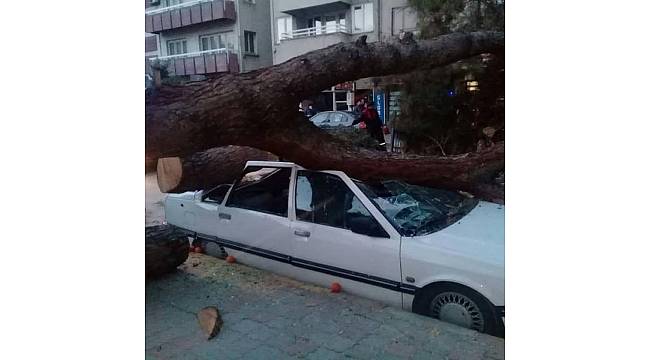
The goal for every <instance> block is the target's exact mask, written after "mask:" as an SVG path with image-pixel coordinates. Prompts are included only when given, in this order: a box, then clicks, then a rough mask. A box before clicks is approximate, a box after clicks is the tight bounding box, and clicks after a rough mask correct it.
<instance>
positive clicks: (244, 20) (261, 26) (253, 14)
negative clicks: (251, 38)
mask: <svg viewBox="0 0 650 360" xmlns="http://www.w3.org/2000/svg"><path fill="white" fill-rule="evenodd" d="M236 6H237V25H238V28H239V29H238V30H239V41H240V42H239V48H240V49H241V50H242V51H240V52H239V56H240V58H239V64H240V66H241V71H242V72H247V71H251V70H255V69H259V68H263V67H267V66H271V65H273V53H272V51H273V48H272V41H273V40H272V35H271V5H270V3H269V0H256V1H255V4H250V3H248V2H246V1H244V0H239V1H238V2H237V5H236ZM244 30H247V31H253V32H255V34H256V38H257V56H253V55H247V54H244V51H243V50H244V44H245V42H244V41H245V40H244Z"/></svg>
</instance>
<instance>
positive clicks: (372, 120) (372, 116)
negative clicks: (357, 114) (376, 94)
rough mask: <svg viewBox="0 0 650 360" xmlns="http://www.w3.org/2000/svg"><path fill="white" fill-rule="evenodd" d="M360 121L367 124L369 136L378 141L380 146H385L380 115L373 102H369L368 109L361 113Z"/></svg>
mask: <svg viewBox="0 0 650 360" xmlns="http://www.w3.org/2000/svg"><path fill="white" fill-rule="evenodd" d="M360 120H361V121H363V122H364V123H365V124H366V129H367V130H368V134H370V136H372V137H373V138H374V139H377V141H379V145H380V146H385V145H386V140H384V133H383V132H382V131H381V120H380V119H379V113H377V110H375V104H374V103H373V102H372V101H370V102H368V104H367V106H366V108H365V109H364V110H363V111H362V112H361V118H360Z"/></svg>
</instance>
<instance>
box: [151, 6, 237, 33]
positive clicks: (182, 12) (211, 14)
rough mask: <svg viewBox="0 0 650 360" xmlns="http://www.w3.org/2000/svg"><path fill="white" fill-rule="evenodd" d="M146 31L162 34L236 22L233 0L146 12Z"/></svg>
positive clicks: (169, 7)
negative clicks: (224, 22) (187, 28)
mask: <svg viewBox="0 0 650 360" xmlns="http://www.w3.org/2000/svg"><path fill="white" fill-rule="evenodd" d="M144 19H145V31H146V32H148V33H160V32H163V31H165V30H172V29H176V28H180V27H184V26H189V25H194V24H200V23H204V22H208V21H215V20H235V19H236V14H235V3H234V1H232V0H195V1H190V2H186V3H181V4H178V5H173V6H168V7H165V8H161V9H154V10H149V11H145V15H144Z"/></svg>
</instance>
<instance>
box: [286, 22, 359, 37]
mask: <svg viewBox="0 0 650 360" xmlns="http://www.w3.org/2000/svg"><path fill="white" fill-rule="evenodd" d="M334 33H343V34H349V33H350V30H349V29H348V28H347V26H345V25H343V24H330V25H323V26H315V27H310V28H305V29H297V30H293V31H291V32H288V33H286V32H285V33H281V34H280V40H289V39H295V38H303V37H309V36H318V35H326V34H334Z"/></svg>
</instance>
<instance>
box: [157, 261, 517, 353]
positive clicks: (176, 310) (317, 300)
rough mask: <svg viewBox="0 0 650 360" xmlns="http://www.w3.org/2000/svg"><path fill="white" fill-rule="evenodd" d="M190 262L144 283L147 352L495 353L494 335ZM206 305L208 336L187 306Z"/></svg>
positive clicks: (240, 269)
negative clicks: (217, 315) (215, 329)
mask: <svg viewBox="0 0 650 360" xmlns="http://www.w3.org/2000/svg"><path fill="white" fill-rule="evenodd" d="M192 261H200V262H201V264H200V265H199V266H196V267H192V266H181V267H180V269H181V270H179V271H177V272H175V273H173V274H170V275H168V276H164V277H162V278H160V279H156V280H155V281H148V282H147V283H146V295H145V302H146V311H145V314H146V319H145V357H146V358H147V359H199V360H215V359H219V360H220V359H246V360H248V359H287V358H307V359H415V360H420V359H463V360H465V359H467V360H472V359H488V360H500V359H503V358H504V346H503V339H498V338H494V337H491V336H487V335H483V334H478V333H476V332H474V331H471V330H467V329H462V328H459V327H456V326H454V325H451V324H445V323H442V322H439V321H437V320H434V319H430V318H427V317H424V316H420V315H417V314H413V313H409V312H405V311H401V310H399V309H394V308H391V307H387V306H386V305H385V304H381V303H379V302H375V301H371V300H368V299H362V298H359V297H355V296H353V295H350V294H345V293H342V294H330V293H329V292H328V291H327V289H323V288H318V287H315V286H312V285H307V284H302V283H299V282H296V281H293V280H288V279H285V278H282V277H279V276H276V275H273V274H270V273H267V272H263V271H260V270H257V269H253V268H248V267H246V266H244V265H241V264H236V266H231V265H229V264H227V263H225V262H224V261H221V260H218V259H214V258H210V257H208V256H205V255H198V254H190V260H189V262H190V263H191V262H192ZM255 283H257V284H255ZM210 305H212V306H216V307H217V308H218V309H219V310H220V312H221V314H222V317H223V319H224V325H223V329H222V331H221V332H220V333H219V334H218V335H217V336H216V337H215V338H214V339H212V340H209V341H208V340H206V339H205V337H204V336H202V334H201V332H200V330H199V327H198V323H197V320H196V316H195V314H194V313H195V312H196V311H198V310H199V309H201V308H203V307H205V306H210Z"/></svg>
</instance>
